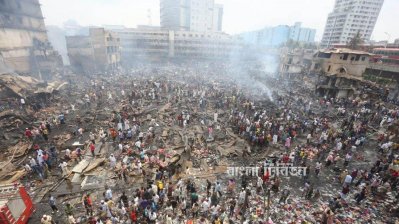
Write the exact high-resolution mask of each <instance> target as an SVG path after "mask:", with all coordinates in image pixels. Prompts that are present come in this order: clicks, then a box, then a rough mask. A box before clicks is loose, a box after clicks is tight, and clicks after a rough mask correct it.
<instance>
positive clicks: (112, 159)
mask: <svg viewBox="0 0 399 224" xmlns="http://www.w3.org/2000/svg"><path fill="white" fill-rule="evenodd" d="M109 166H110V168H111V169H112V170H113V169H115V167H116V158H115V156H114V154H111V155H110V156H109Z"/></svg>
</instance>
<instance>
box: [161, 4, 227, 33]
mask: <svg viewBox="0 0 399 224" xmlns="http://www.w3.org/2000/svg"><path fill="white" fill-rule="evenodd" d="M160 15H161V27H162V28H164V29H168V30H185V31H198V32H208V31H209V32H211V31H222V18H223V6H221V5H218V4H215V1H214V0H161V1H160Z"/></svg>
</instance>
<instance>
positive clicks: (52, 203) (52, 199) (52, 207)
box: [49, 195, 59, 213]
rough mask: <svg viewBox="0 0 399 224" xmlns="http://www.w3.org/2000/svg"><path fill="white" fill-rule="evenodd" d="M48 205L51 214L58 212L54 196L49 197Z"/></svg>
mask: <svg viewBox="0 0 399 224" xmlns="http://www.w3.org/2000/svg"><path fill="white" fill-rule="evenodd" d="M49 205H50V207H51V209H52V210H53V211H52V213H55V212H57V213H58V212H59V210H58V208H57V206H56V200H55V198H54V196H52V195H50V199H49Z"/></svg>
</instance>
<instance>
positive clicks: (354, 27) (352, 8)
mask: <svg viewBox="0 0 399 224" xmlns="http://www.w3.org/2000/svg"><path fill="white" fill-rule="evenodd" d="M383 3H384V0H336V1H335V6H334V10H333V12H331V13H330V14H329V15H328V18H327V23H326V26H325V28H324V34H323V38H322V41H321V46H322V47H327V48H328V47H331V46H332V45H334V44H347V43H348V42H349V41H350V40H351V39H352V38H353V37H354V36H355V35H356V34H357V33H358V32H359V34H360V36H361V38H362V39H363V40H365V41H366V42H367V41H369V40H370V37H371V34H372V33H373V30H374V26H375V23H376V22H377V18H378V15H379V13H380V10H381V7H382V4H383Z"/></svg>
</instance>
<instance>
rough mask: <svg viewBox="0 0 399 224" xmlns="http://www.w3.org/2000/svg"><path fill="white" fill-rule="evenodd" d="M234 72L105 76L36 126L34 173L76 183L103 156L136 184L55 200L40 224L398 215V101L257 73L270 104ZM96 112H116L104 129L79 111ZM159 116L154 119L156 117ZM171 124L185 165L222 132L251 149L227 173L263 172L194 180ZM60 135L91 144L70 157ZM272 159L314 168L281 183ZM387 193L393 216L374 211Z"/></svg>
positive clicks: (214, 69) (179, 70) (170, 69)
mask: <svg viewBox="0 0 399 224" xmlns="http://www.w3.org/2000/svg"><path fill="white" fill-rule="evenodd" d="M226 66H228V65H225V66H216V65H214V66H210V67H209V68H203V67H199V68H197V67H195V66H193V67H192V68H183V67H177V66H171V65H169V66H165V67H162V68H160V69H159V70H156V71H154V70H150V69H149V68H144V69H143V68H142V69H137V70H134V71H132V72H130V74H129V75H114V76H110V77H103V78H102V79H99V78H96V79H93V80H91V81H90V82H89V83H88V84H86V86H85V88H84V89H85V91H84V92H83V93H82V97H81V99H82V100H81V101H82V102H81V103H80V104H79V103H76V101H75V102H70V106H67V105H64V107H63V108H62V110H61V111H60V112H59V113H58V114H48V115H47V116H46V117H45V119H42V120H40V124H39V125H37V126H32V127H27V128H26V129H25V134H24V135H25V138H26V140H27V141H30V142H32V143H33V145H34V147H33V151H34V153H33V154H32V155H31V156H30V157H29V158H28V160H27V161H26V163H25V169H26V171H28V173H29V174H28V177H29V176H32V177H34V178H37V179H38V181H41V182H44V181H46V179H48V178H50V176H51V173H57V174H58V175H59V176H60V177H63V178H70V177H71V176H70V174H71V168H72V167H73V166H75V165H76V164H78V163H79V162H80V161H81V160H82V159H88V160H90V159H94V158H98V157H104V158H105V159H106V165H104V167H106V169H107V170H109V171H111V172H113V173H114V174H115V176H117V177H118V180H117V183H118V184H121V185H124V186H126V187H125V188H123V189H122V188H121V187H118V186H114V187H111V186H106V189H105V191H101V190H96V191H87V192H85V193H84V194H83V195H82V198H81V201H80V202H81V203H78V204H70V203H66V204H62V205H57V197H56V196H55V195H50V196H49V199H48V200H49V202H48V204H49V207H50V208H51V210H49V211H45V212H44V214H43V216H42V217H41V223H44V224H47V223H54V222H60V223H64V222H66V223H71V224H73V223H90V224H99V223H166V224H172V223H201V224H205V223H216V224H218V223H323V224H324V223H325V224H332V223H354V222H350V219H355V215H351V216H350V217H349V215H348V214H347V213H348V209H353V208H359V209H358V210H360V211H358V212H357V213H356V214H362V216H363V217H361V218H362V219H364V220H366V221H369V222H371V220H373V218H374V219H376V220H381V221H382V222H385V223H388V221H389V220H391V219H390V217H389V216H391V217H395V216H396V217H397V215H398V208H397V206H395V202H397V201H398V199H399V198H398V193H397V184H398V176H399V172H398V171H399V170H398V165H399V158H398V144H397V137H398V136H397V134H398V133H397V130H398V128H397V120H398V116H399V114H398V113H399V109H398V106H396V105H391V104H389V103H384V102H383V101H379V100H370V99H362V98H359V97H358V98H353V99H337V98H330V97H324V96H316V95H314V94H312V95H304V94H302V95H301V94H295V93H294V92H292V89H296V90H295V91H298V92H300V91H301V88H304V87H302V86H295V84H293V83H292V84H291V85H292V86H291V87H290V88H289V89H290V90H287V89H288V88H286V87H285V86H284V85H282V82H281V80H276V78H270V77H269V78H268V79H267V80H257V79H254V78H249V79H250V81H251V82H254V83H255V82H266V83H265V84H268V86H269V87H268V88H270V89H272V90H274V92H273V94H272V99H270V95H269V94H268V93H267V92H265V91H263V90H262V89H256V88H255V87H254V86H259V84H258V85H252V83H251V82H249V83H246V84H245V85H239V84H237V82H236V81H235V80H234V79H232V78H231V77H229V76H228V74H227V73H228V72H226V71H225V68H226ZM228 71H231V70H228ZM244 75H245V74H243V76H244ZM280 79H281V78H280ZM279 84H280V86H279ZM263 85H264V84H262V86H263ZM165 105H169V107H170V108H173V110H172V111H171V112H170V113H168V114H166V115H165V114H163V110H164V109H162V108H163V107H165ZM96 106H97V107H98V108H105V107H107V108H112V109H111V110H109V112H108V116H107V117H106V119H104V120H103V121H101V125H100V123H99V124H97V125H91V126H90V125H87V124H86V123H85V122H83V121H82V119H83V118H82V117H81V116H83V113H80V112H81V111H88V110H92V109H93V108H95V107H96ZM138 108H140V110H139V112H138ZM143 111H144V112H143ZM153 111H155V114H156V115H155V116H149V117H148V116H147V115H148V114H150V112H153ZM145 112H146V113H147V114H146V113H145ZM39 113H40V111H39ZM160 114H161V115H162V116H159V115H160ZM194 126H200V127H201V128H202V129H203V130H204V132H203V133H202V134H201V136H200V137H196V136H194V137H191V136H189V134H188V133H189V132H190V130H191V129H194ZM71 127H72V128H71ZM165 127H168V128H174V129H176V130H178V131H180V132H181V133H183V134H182V142H183V143H182V144H183V145H184V146H183V148H184V151H183V154H184V156H183V154H182V155H181V159H180V160H187V161H193V160H198V158H197V156H198V154H195V153H194V154H193V153H192V152H196V151H200V152H207V155H208V156H211V155H216V154H218V152H217V150H215V147H213V144H218V143H221V144H223V138H218V135H230V136H234V138H240V139H243V140H245V142H246V146H245V147H244V148H243V149H242V154H241V155H239V157H238V158H234V157H230V158H228V159H226V160H227V161H228V166H237V164H246V165H245V166H248V164H250V165H253V166H256V167H259V170H261V172H258V173H257V175H255V174H252V173H250V174H247V173H242V174H240V175H239V176H228V175H227V174H226V173H223V174H218V175H216V176H215V177H212V178H195V176H194V175H193V172H192V169H193V168H192V167H189V166H186V164H187V163H186V162H183V163H181V161H179V163H176V164H175V163H169V164H168V162H167V161H169V160H168V159H170V158H171V157H173V156H175V154H176V152H174V151H172V153H170V150H168V147H169V148H170V147H172V146H171V143H170V141H171V138H169V137H167V136H163V134H162V130H163V129H164V128H165ZM230 130H231V131H230ZM56 131H58V132H60V131H62V132H67V133H68V134H70V135H71V136H72V138H73V139H77V140H80V141H85V144H84V145H82V146H78V147H74V148H71V147H67V148H63V149H62V150H61V148H57V146H56V144H55V143H54V140H53V139H52V137H53V136H54V135H52V132H56ZM230 132H231V133H230ZM99 143H103V144H105V143H109V144H110V145H111V146H112V150H111V151H110V152H108V154H106V155H104V154H100V153H97V151H98V150H97V148H96V147H97V146H98V144H99ZM154 149H155V150H154ZM154 151H155V152H154ZM270 162H273V163H277V162H280V163H286V164H287V163H290V164H293V165H294V166H300V167H306V173H305V175H303V176H302V177H289V178H284V177H278V176H275V175H274V176H273V175H272V174H271V173H269V172H266V169H265V164H266V163H270ZM215 165H216V166H217V165H218V164H215ZM53 175H54V174H53ZM138 178H142V179H143V181H142V182H139V181H138ZM25 181H26V182H29V178H27V179H25ZM118 184H117V185H118ZM388 197H391V198H393V199H394V201H395V202H392V204H391V205H390V206H388V208H387V209H386V210H382V208H380V210H379V212H380V213H381V214H382V213H384V214H387V215H386V218H384V217H376V216H374V217H372V216H366V215H364V214H365V213H367V212H368V213H372V212H370V211H371V210H372V209H374V211H375V207H376V205H378V204H379V203H382V201H383V200H384V199H386V198H388ZM299 204H301V205H302V206H299ZM311 207H312V209H310V208H311ZM389 208H391V210H389ZM84 210H85V211H84ZM366 211H367V212H366ZM49 212H52V214H51V215H49V214H50V213H49ZM60 213H61V214H60ZM388 214H389V215H388Z"/></svg>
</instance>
